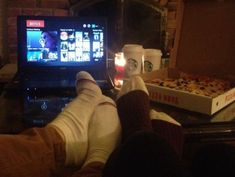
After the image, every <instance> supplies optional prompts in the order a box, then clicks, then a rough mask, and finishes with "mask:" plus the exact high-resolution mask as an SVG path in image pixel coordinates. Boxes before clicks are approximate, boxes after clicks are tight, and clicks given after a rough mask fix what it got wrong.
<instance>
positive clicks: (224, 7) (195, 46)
mask: <svg viewBox="0 0 235 177" xmlns="http://www.w3.org/2000/svg"><path fill="white" fill-rule="evenodd" d="M234 29H235V1H234V0H226V1H224V0H179V3H178V8H177V28H176V35H175V41H174V47H173V49H172V50H171V55H170V64H169V67H173V68H177V69H179V70H180V71H183V72H186V73H192V74H199V75H208V76H215V77H226V78H229V79H231V80H233V81H234V80H235V69H234V68H235V51H234V49H235V33H234Z"/></svg>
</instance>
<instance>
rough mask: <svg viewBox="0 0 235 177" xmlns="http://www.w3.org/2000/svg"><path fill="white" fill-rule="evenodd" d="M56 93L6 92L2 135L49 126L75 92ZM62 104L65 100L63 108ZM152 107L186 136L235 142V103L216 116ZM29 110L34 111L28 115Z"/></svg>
mask: <svg viewBox="0 0 235 177" xmlns="http://www.w3.org/2000/svg"><path fill="white" fill-rule="evenodd" d="M117 92H118V91H117V90H116V89H114V90H110V91H107V92H106V93H104V94H106V95H107V96H110V97H112V98H115V96H116V94H117ZM54 93H55V92H53V91H52V92H50V93H47V95H46V96H45V94H42V95H40V94H39V95H37V96H35V95H34V96H32V95H31V96H27V97H26V96H25V95H23V94H22V92H21V91H20V90H19V89H11V90H10V91H9V89H8V91H3V92H2V94H1V97H0V108H1V109H0V133H18V132H20V131H22V130H24V129H26V128H29V127H32V126H41V125H40V124H32V121H34V123H40V119H41V118H43V119H46V120H47V121H48V122H49V121H51V120H52V119H53V118H54V117H56V115H57V114H58V112H60V109H62V107H63V104H66V103H67V102H69V101H70V100H71V99H72V98H73V96H74V95H73V94H74V93H73V92H69V93H68V92H66V93H65V92H60V93H59V94H56V95H55V94H54ZM61 100H63V103H62V104H61ZM32 101H33V102H34V103H35V105H36V106H40V107H41V109H42V110H41V111H34V109H31V108H29V107H27V104H25V103H26V102H32ZM58 102H60V103H58ZM150 104H151V107H152V108H153V109H155V110H157V111H162V112H165V113H167V114H168V115H170V116H171V117H172V118H174V119H175V120H176V121H178V122H179V123H180V124H181V125H182V126H183V130H184V133H185V135H186V136H188V137H208V136H214V137H215V136H216V138H225V139H226V138H229V139H234V140H235V121H234V120H235V102H234V103H231V104H230V105H228V106H227V107H225V108H224V109H222V110H220V111H219V112H217V113H215V114H214V115H212V116H210V115H205V114H201V113H196V112H191V111H187V110H183V109H179V108H176V107H173V106H169V105H164V104H160V103H156V102H150ZM43 106H48V107H50V108H51V110H49V109H47V111H45V110H44V109H43V108H45V107H43ZM25 109H29V110H30V111H29V112H27V111H25ZM33 114H34V115H35V120H36V122H35V120H34V118H33V117H30V116H29V115H33ZM30 121H31V122H30ZM38 121H39V122H38ZM44 124H45V122H44ZM42 125H43V123H42Z"/></svg>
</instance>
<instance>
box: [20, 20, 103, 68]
mask: <svg viewBox="0 0 235 177" xmlns="http://www.w3.org/2000/svg"><path fill="white" fill-rule="evenodd" d="M17 22H18V23H17V32H18V62H19V64H20V65H21V66H86V65H87V66H90V65H97V64H98V65H99V64H100V65H103V64H105V63H106V61H105V60H106V45H107V44H106V41H107V40H106V20H105V19H104V18H91V17H89V18H79V17H71V16H70V17H55V16H50V17H49V16H19V17H18V21H17Z"/></svg>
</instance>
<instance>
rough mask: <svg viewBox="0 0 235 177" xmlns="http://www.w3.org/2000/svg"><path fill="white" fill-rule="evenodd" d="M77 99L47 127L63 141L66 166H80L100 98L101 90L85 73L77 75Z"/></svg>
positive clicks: (85, 152) (84, 155)
mask: <svg viewBox="0 0 235 177" xmlns="http://www.w3.org/2000/svg"><path fill="white" fill-rule="evenodd" d="M76 89H77V93H78V95H77V97H76V98H74V100H73V101H72V102H71V103H69V105H68V106H67V107H66V108H65V109H64V111H63V112H61V113H60V114H59V115H58V117H57V118H56V119H55V120H53V121H52V122H51V123H50V124H49V125H48V126H49V127H53V128H55V129H56V130H57V131H58V133H59V134H60V135H61V137H62V138H63V140H64V141H65V150H66V162H65V163H66V165H76V166H81V165H82V164H83V163H84V160H85V157H86V155H87V148H88V125H89V122H90V118H91V115H92V114H93V112H94V109H95V107H96V106H97V105H98V103H99V100H100V98H101V95H102V93H101V90H100V88H99V87H98V85H97V84H96V83H95V81H94V79H93V78H92V77H91V76H90V74H88V73H87V72H79V73H78V74H77V82H76Z"/></svg>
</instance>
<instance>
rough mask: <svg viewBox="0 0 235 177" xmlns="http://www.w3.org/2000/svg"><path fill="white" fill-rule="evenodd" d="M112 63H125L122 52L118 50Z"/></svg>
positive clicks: (117, 64)
mask: <svg viewBox="0 0 235 177" xmlns="http://www.w3.org/2000/svg"><path fill="white" fill-rule="evenodd" d="M114 63H115V66H121V67H124V66H125V65H126V60H125V58H124V55H123V53H122V52H118V53H116V54H115V59H114Z"/></svg>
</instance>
